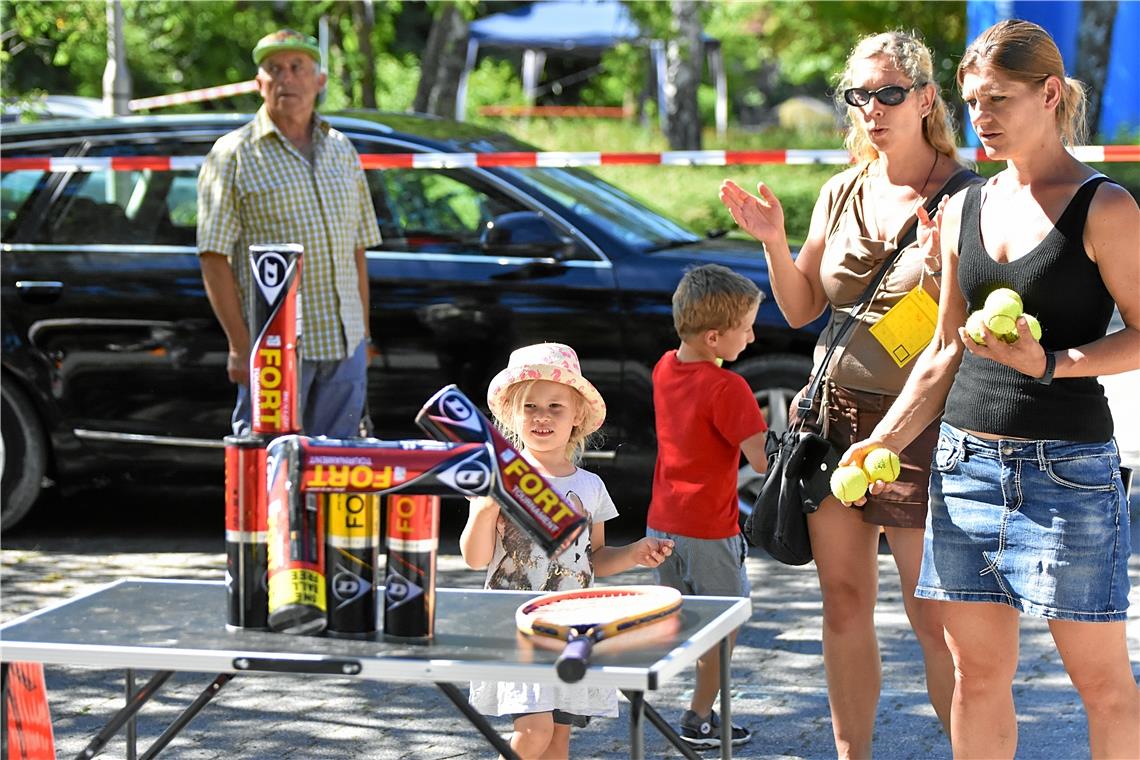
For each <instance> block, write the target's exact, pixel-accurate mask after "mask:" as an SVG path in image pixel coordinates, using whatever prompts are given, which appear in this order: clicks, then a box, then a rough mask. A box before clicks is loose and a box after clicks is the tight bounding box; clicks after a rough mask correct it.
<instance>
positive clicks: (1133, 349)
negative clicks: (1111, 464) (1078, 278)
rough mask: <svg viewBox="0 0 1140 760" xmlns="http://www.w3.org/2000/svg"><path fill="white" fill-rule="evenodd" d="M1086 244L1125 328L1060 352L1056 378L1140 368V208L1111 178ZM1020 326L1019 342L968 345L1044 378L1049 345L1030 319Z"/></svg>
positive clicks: (1101, 190)
mask: <svg viewBox="0 0 1140 760" xmlns="http://www.w3.org/2000/svg"><path fill="white" fill-rule="evenodd" d="M1084 246H1085V251H1086V252H1087V253H1088V256H1089V258H1091V259H1092V260H1093V262H1095V263H1096V265H1097V268H1098V269H1099V270H1100V276H1101V279H1102V280H1104V284H1105V287H1107V288H1108V292H1109V293H1110V294H1112V298H1113V300H1114V301H1116V306H1117V308H1119V309H1120V316H1121V317H1122V318H1123V319H1124V329H1123V330H1118V331H1117V332H1114V333H1112V334H1111V335H1106V336H1105V337H1103V338H1100V339H1099V340H1095V341H1093V342H1091V343H1086V344H1084V345H1083V346H1077V347H1075V348H1067V349H1064V350H1061V351H1056V352H1054V353H1055V356H1056V360H1057V366H1056V370H1055V371H1054V373H1053V377H1055V378H1057V377H1096V376H1099V375H1115V374H1119V373H1121V372H1129V371H1131V370H1134V369H1138V368H1140V256H1138V255H1137V252H1138V251H1140V209H1138V208H1137V206H1136V201H1135V200H1133V199H1132V196H1131V195H1130V194H1129V193H1128V191H1126V190H1124V188H1122V187H1120V186H1119V185H1113V184H1110V183H1105V184H1102V185H1101V186H1100V187H1098V188H1097V191H1096V194H1095V195H1094V196H1093V200H1092V204H1091V205H1090V206H1089V212H1088V221H1087V222H1086V223H1085V236H1084ZM1017 331H1018V335H1019V337H1018V339H1017V341H1015V342H1014V343H1005V342H1003V341H986V345H984V346H975V345H974V344H973V341H969V342H967V343H966V346H967V348H968V349H969V350H970V351H973V352H974V353H975V354H977V355H979V356H984V357H985V358H987V359H992V360H993V361H995V362H1001V363H1002V364H1005V365H1007V366H1009V367H1012V368H1013V369H1015V370H1017V371H1018V372H1020V373H1022V374H1023V375H1028V376H1030V377H1041V376H1042V375H1044V374H1045V349H1043V348H1042V347H1041V344H1040V343H1038V342H1037V341H1036V340H1035V339H1034V338H1033V336H1032V335H1030V334H1029V328H1028V326H1027V325H1026V324H1025V320H1023V319H1018V320H1017Z"/></svg>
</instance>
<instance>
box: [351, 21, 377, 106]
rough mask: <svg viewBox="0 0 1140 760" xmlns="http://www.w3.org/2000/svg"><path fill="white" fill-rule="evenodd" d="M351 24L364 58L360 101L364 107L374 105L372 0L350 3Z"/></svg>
mask: <svg viewBox="0 0 1140 760" xmlns="http://www.w3.org/2000/svg"><path fill="white" fill-rule="evenodd" d="M350 6H351V8H352V25H353V26H354V27H356V38H357V39H356V44H357V45H358V46H359V48H360V57H361V58H363V59H364V63H363V65H362V66H361V67H360V90H361V93H360V101H361V105H362V106H364V107H365V108H375V107H376V61H375V59H373V57H372V27H373V26H375V25H376V15H375V9H374V8H373V6H372V0H364V2H359V3H350Z"/></svg>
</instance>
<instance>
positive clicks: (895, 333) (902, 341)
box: [870, 285, 938, 367]
mask: <svg viewBox="0 0 1140 760" xmlns="http://www.w3.org/2000/svg"><path fill="white" fill-rule="evenodd" d="M937 322H938V302H937V301H935V300H934V299H933V298H931V297H930V294H929V293H927V292H926V291H925V290H924V289H923V288H922V286H921V285H919V286H917V287H915V288H914V290H912V291H910V292H909V293H907V294H906V295H905V296H903V297H902V300H900V301H899V302H898V303H896V304H895V305H894V306H892V307H891V308H890V310H889V311H887V313H886V314H884V315H883V317H882V319H880V320H879V321H878V322H877V323H876V324H874V325H872V326H871V328H870V331H871V335H873V336H875V340H877V341H879V345H881V346H882V347H883V348H885V349H886V350H887V353H888V354H890V355H891V359H893V360H894V362H895V364H897V365H898V366H900V367H902V366H905V365H906V363H907V362H909V361H910V360H911V359H913V358H914V357H916V356H918V354H919V353H920V352H921V351H922V349H924V348H926V344H927V343H929V342H930V339H931V338H933V337H934V326H935V324H937Z"/></svg>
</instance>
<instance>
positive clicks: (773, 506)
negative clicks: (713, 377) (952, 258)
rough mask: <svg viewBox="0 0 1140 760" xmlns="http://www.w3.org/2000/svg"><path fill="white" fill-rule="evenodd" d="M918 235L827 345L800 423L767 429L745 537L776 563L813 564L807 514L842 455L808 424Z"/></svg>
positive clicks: (960, 179) (967, 177)
mask: <svg viewBox="0 0 1140 760" xmlns="http://www.w3.org/2000/svg"><path fill="white" fill-rule="evenodd" d="M975 176H976V175H974V174H973V173H972V172H969V171H965V170H964V171H961V172H959V173H958V174H956V175H954V176H953V177H951V178H950V180H949V181H948V182H947V183H946V185H945V186H944V191H943V192H941V193H935V195H934V196H933V197H932V198H931V199H930V200H929V201H928V202H927V204H926V211H927V213H928V214H931V215H933V214H934V212H935V210H936V209H937V208H938V202H939V201H940V200H941V199H942V196H943V195H952V194H954V193H955V192H957V191H958V190H959V189H961V187H962V186H963V185H965V184H966V183H968V182H970V181H972V178H973V177H975ZM917 235H918V224H917V222H916V223H915V224H912V225H911V227H910V229H909V230H907V232H906V234H905V235H903V237H902V238H901V239H900V240H899V243H898V246H897V247H896V248H895V252H894V253H892V254H891V255H890V256H889V257H888V258H887V260H886V261H884V262H883V265H882V266H881V267H879V271H878V273H877V274H876V275H875V277H874V279H873V280H872V281H871V283H870V284H869V285H868V286H867V289H866V290H865V291H863V295H861V296H860V297H859V300H858V301H857V302H856V303H855V305H854V306H852V307H851V311H850V313H849V314H848V315H847V319H846V320H845V321H844V322H843V326H842V327H840V328H839V331H838V333H837V334H836V335H835V339H834V340H832V341H831V345H829V346H828V348H827V353H826V354H825V355H824V357H823V359H822V361H820V363H819V365H818V366H816V367H815V369H814V370H813V372H812V383H811V385H810V386H809V387H808V389H807V392H806V393H804V395H803V396H802V397H801V398H800V400H799V403H798V404H797V407H796V408H797V411H798V412H799V414H798V415H797V416H798V418H799V422H798V423H797V424H795V425H793V426H791V427H789V428H788V430H787V431H786V432H784V433H783V434H782V435H778V434H776V433H775V432H774V431H771V430H769V431H768V438H767V440H766V442H765V444H764V450H765V452H766V453H767V455H768V474H767V477H766V478H765V480H764V485H763V486H762V487H761V488H760V494H759V495H758V496H757V497H756V502H755V504H754V505H753V507H752V514H750V515H749V516H748V519H747V520H746V521H745V523H744V535H745V537H746V538H747V539H748V541H749V543H751V544H752V545H754V546H759V547H760V548H761V549H763V550H764V551H766V552H768V554H770V555H771V556H772V558H773V559H775V560H777V561H778V562H782V563H784V564H785V565H806V564H807V563H808V562H811V560H812V553H811V540H810V539H809V537H808V527H807V516H808V514H809V513H811V512H814V511H815V510H817V509H819V505H820V502H822V501H823V499H824V497H826V496H827V494H829V493H830V492H831V486H830V480H831V472H832V471H833V470H834V469H835V467H836V465H838V464H839V455H840V454H841V453H842V452H839V451H836V450H835V448H834V447H833V446H832V445H831V442H830V441H828V440H827V438H825V437H823V436H822V435H820V434H819V433H817V432H815V431H814V430H809V429H806V428H807V427H808V424H807V423H805V420H806V418H807V417H808V415H809V414H810V413H811V410H812V408H813V407H814V405H815V398H816V395H817V394H818V393H819V389H820V386H821V385H822V384H823V380H824V378H825V376H826V374H827V368H828V366H829V362H830V361H831V357H832V355H833V354H834V353H835V349H836V348H838V347H839V345H840V344H841V343H842V342H843V339H844V338H845V337H846V336H847V333H848V332H850V331H851V328H852V327H854V325H855V321H856V319H855V315H856V314H857V313H858V311H859V309H860V308H861V307H863V306H864V305H865V304H867V303H868V302H869V301H870V300H871V298H872V296H873V295H874V293H875V291H876V289H877V288H878V287H879V283H880V282H881V281H882V279H883V277H884V276H886V274H887V272H888V271H889V270H890V268H891V266H893V265H894V263H895V259H896V258H898V255H899V254H900V253H901V252H902V251H903V250H904V249H905V248H906V247H907V246H909V245H910V244H911V243H913V242H914V240H915V238H916V236H917ZM824 414H826V411H825V410H823V409H821V410H820V414H819V416H820V418H822V417H823V416H824Z"/></svg>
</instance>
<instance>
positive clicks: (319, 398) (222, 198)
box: [198, 29, 380, 438]
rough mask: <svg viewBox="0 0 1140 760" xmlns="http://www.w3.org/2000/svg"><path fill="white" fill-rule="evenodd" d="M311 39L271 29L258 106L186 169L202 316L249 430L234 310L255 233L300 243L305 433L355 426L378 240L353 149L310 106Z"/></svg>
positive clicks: (243, 343)
mask: <svg viewBox="0 0 1140 760" xmlns="http://www.w3.org/2000/svg"><path fill="white" fill-rule="evenodd" d="M320 59H321V54H320V49H319V48H318V47H317V43H316V40H314V39H313V38H312V37H309V36H306V35H303V34H300V33H298V32H295V31H292V30H289V29H283V30H281V31H278V32H274V33H273V34H270V35H267V36H265V37H263V38H262V39H261V41H260V42H258V43H257V46H256V47H255V48H254V50H253V61H254V63H256V64H257V66H258V71H257V87H258V92H260V93H261V97H262V99H263V100H264V101H265V103H264V105H263V106H262V107H261V109H260V110H259V111H258V112H257V116H256V117H255V118H254V120H253V121H251V122H250V123H249V124H246V125H245V126H243V127H241V128H240V129H237V130H235V131H233V132H231V133H229V134H228V135H225V136H224V137H222V138H220V139H219V140H218V141H217V142H216V143H215V144H214V147H213V148H212V149H211V150H210V154H209V155H208V156H207V157H206V161H205V163H204V164H203V165H202V171H201V173H200V174H199V175H198V252H199V261H200V264H201V267H202V279H203V281H204V282H205V286H206V294H207V296H208V297H209V299H210V305H211V306H212V307H213V309H214V314H215V315H216V316H217V318H218V321H219V322H220V323H221V325H222V329H223V330H225V333H226V337H227V339H228V340H229V356H228V358H227V362H226V367H227V371H228V373H229V377H230V379H231V380H232V381H233V382H235V383H237V384H238V402H237V406H236V408H235V409H234V417H233V427H234V433H236V434H240V433H242V432H245V431H247V430H248V429H249V424H250V400H249V348H250V335H249V330H248V327H247V325H246V320H245V317H244V315H245V314H246V313H247V311H246V306H247V305H248V302H249V301H248V299H249V298H250V294H251V292H250V287H251V279H252V278H251V276H250V273H249V266H248V263H247V259H246V255H247V254H246V252H247V251H248V249H249V246H250V245H252V244H257V243H300V244H301V245H303V246H304V248H305V253H304V267H303V270H302V271H303V274H302V278H301V306H302V310H303V314H302V316H303V319H304V335H303V337H302V339H301V340H302V344H301V349H302V356H303V359H304V360H303V362H302V367H301V408H302V410H303V415H304V419H303V421H302V424H303V427H304V431H305V433H306V434H308V435H328V436H332V437H334V438H349V437H352V436H355V435H357V434H358V432H359V426H360V418H361V414H362V412H363V409H364V401H365V393H366V390H367V388H366V381H365V371H366V368H367V360H368V358H367V344H368V342H369V326H368V319H367V316H368V270H367V266H366V261H365V257H364V250H365V249H366V248H367V247H369V246H372V245H376V244H378V243H379V242H380V232H379V228H378V227H377V224H376V212H375V210H374V208H373V206H372V200H371V197H370V195H369V193H368V185H367V182H366V180H365V178H364V171H363V170H362V169H361V166H360V157H359V156H358V155H357V153H356V150H355V148H353V147H352V143H350V142H349V140H348V138H346V137H345V136H344V135H342V134H341V133H340V132H337V131H336V130H335V129H332V128H331V127H330V126H329V125H328V123H327V122H326V121H325V120H324V119H322V118H321V117H320V116H319V115H318V114H317V113H316V110H315V109H316V100H317V95H318V94H319V93H320V91H321V89H322V88H323V87H324V84H325V80H326V75H325V74H324V73H322V72H321V68H320Z"/></svg>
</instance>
